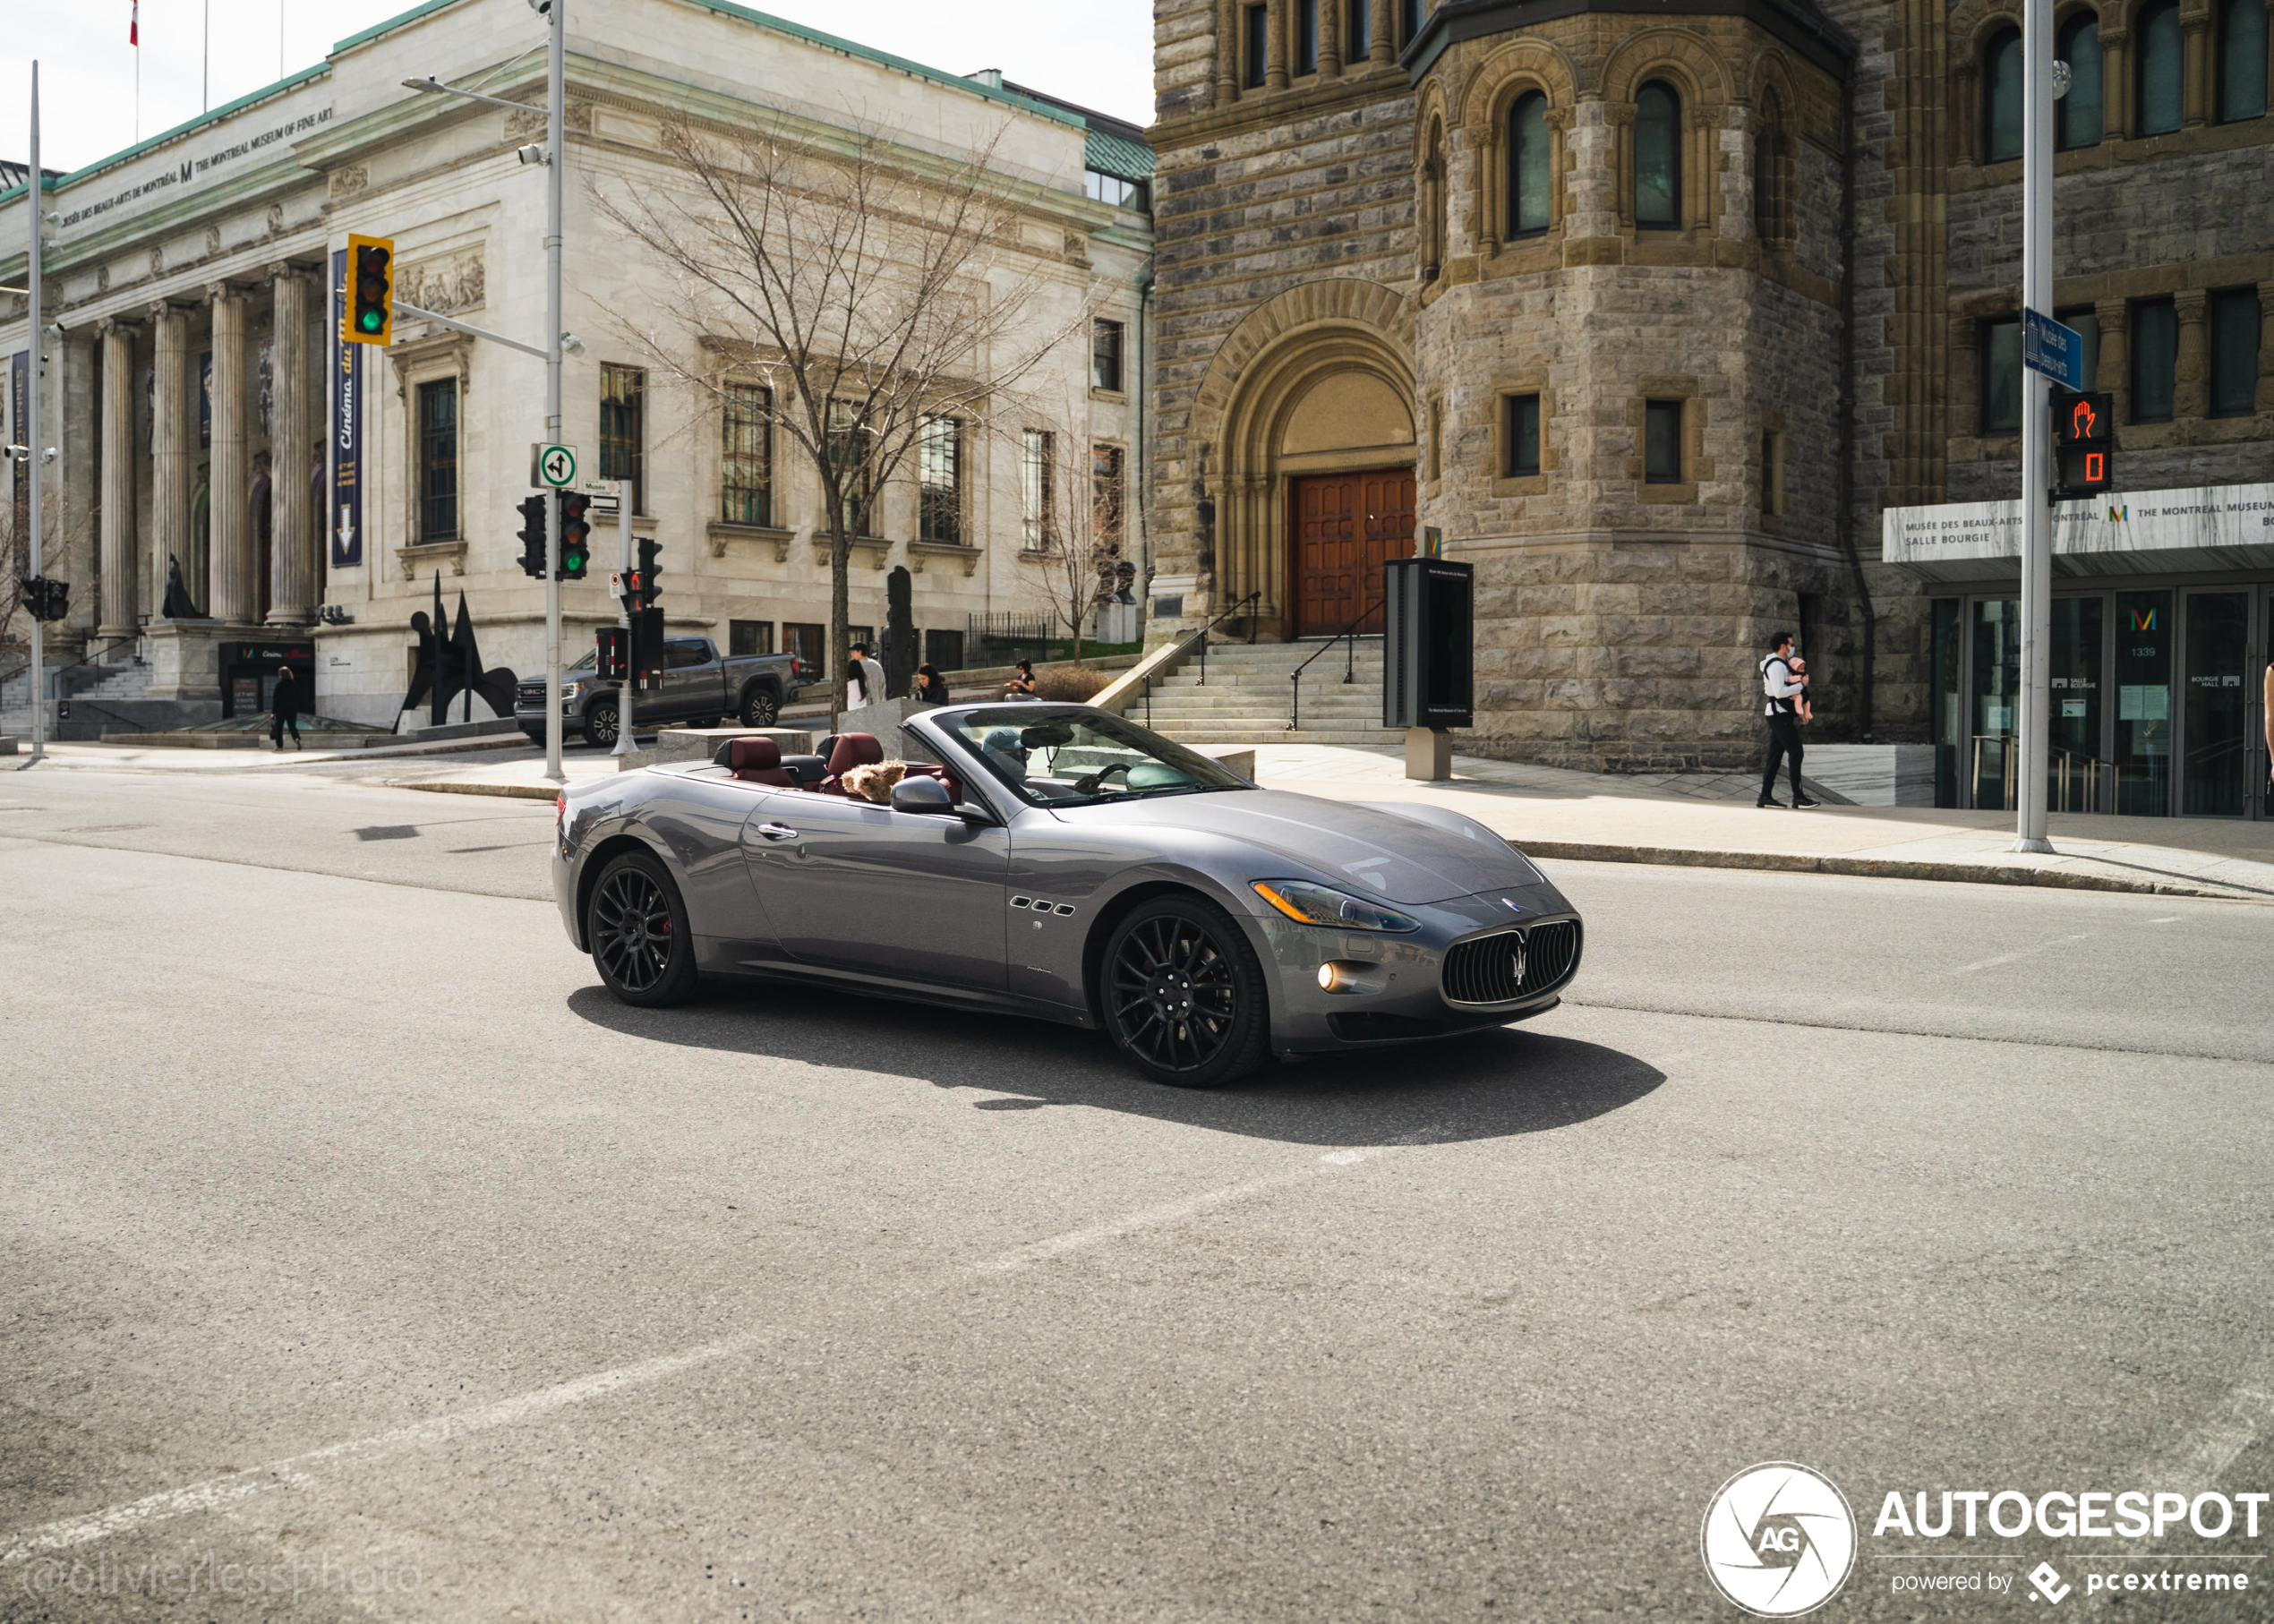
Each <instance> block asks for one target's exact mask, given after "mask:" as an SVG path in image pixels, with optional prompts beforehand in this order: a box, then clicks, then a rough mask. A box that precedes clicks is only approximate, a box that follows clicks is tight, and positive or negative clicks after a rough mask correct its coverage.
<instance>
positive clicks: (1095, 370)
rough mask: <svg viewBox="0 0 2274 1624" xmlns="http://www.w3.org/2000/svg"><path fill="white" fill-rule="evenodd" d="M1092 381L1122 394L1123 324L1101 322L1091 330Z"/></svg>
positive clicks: (1093, 325)
mask: <svg viewBox="0 0 2274 1624" xmlns="http://www.w3.org/2000/svg"><path fill="white" fill-rule="evenodd" d="M1090 382H1091V383H1092V384H1094V385H1096V386H1097V387H1098V388H1099V389H1110V390H1112V391H1113V392H1114V393H1115V394H1116V395H1118V394H1119V393H1121V323H1120V322H1118V321H1095V322H1092V323H1091V324H1090Z"/></svg>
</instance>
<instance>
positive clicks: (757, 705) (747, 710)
mask: <svg viewBox="0 0 2274 1624" xmlns="http://www.w3.org/2000/svg"><path fill="white" fill-rule="evenodd" d="M781 714H782V707H781V706H780V705H776V704H775V703H774V690H773V689H771V688H752V689H751V690H750V691H749V692H748V693H747V694H745V695H743V696H742V725H743V726H744V727H746V728H770V727H772V726H773V725H774V721H775V719H776V718H777V717H779V716H780V715H781Z"/></svg>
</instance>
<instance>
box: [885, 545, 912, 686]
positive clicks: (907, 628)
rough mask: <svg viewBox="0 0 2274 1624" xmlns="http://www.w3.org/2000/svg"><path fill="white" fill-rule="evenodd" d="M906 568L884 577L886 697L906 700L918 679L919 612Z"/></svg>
mask: <svg viewBox="0 0 2274 1624" xmlns="http://www.w3.org/2000/svg"><path fill="white" fill-rule="evenodd" d="M911 585H912V584H911V583H910V580H909V576H908V568H907V566H905V565H902V564H895V565H893V572H892V574H890V575H888V576H886V577H885V697H886V698H887V699H905V698H907V697H908V690H909V687H910V684H911V683H913V682H914V681H915V680H916V664H917V659H918V656H917V653H916V611H915V608H914V605H913V603H912V600H911V593H910V587H911Z"/></svg>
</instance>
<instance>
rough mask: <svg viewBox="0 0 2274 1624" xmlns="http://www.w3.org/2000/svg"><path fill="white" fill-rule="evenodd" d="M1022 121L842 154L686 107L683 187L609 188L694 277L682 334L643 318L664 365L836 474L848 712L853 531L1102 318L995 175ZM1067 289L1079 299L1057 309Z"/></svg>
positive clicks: (833, 701)
mask: <svg viewBox="0 0 2274 1624" xmlns="http://www.w3.org/2000/svg"><path fill="white" fill-rule="evenodd" d="M1007 129H1008V125H1007V124H1005V125H1004V126H1001V127H998V128H997V129H996V131H995V132H994V133H993V135H992V136H991V137H990V138H989V139H988V140H987V141H985V142H984V143H983V144H981V145H980V146H979V148H978V149H977V150H975V151H973V152H971V153H970V155H969V156H968V158H963V159H961V160H956V161H948V160H944V159H941V158H936V157H931V156H926V157H923V158H920V159H919V158H917V157H916V156H915V155H914V154H913V153H912V152H911V151H910V149H908V148H906V147H904V146H902V145H899V144H897V143H895V142H893V141H891V140H889V139H888V138H887V137H886V136H885V134H883V133H880V132H873V131H871V132H860V131H854V132H845V133H843V135H842V141H840V143H839V144H837V145H835V146H833V147H829V148H827V149H823V148H821V147H818V146H816V145H813V144H799V143H797V142H793V141H790V140H787V139H784V138H783V137H782V136H781V135H780V134H778V133H777V132H774V131H773V130H744V131H732V132H717V131H714V130H712V129H709V128H707V127H705V126H702V125H698V124H697V123H695V122H694V121H692V120H689V119H686V118H674V119H671V120H667V121H666V122H665V123H664V124H663V129H662V137H661V146H662V150H663V156H664V158H665V159H666V160H667V162H668V163H669V165H670V167H671V170H672V171H673V175H672V176H671V180H672V182H674V183H676V184H662V185H654V186H636V187H629V188H624V189H621V190H620V191H618V192H612V193H609V192H600V191H598V190H595V192H594V199H595V203H596V206H597V207H598V208H599V209H600V210H601V212H602V213H603V215H605V216H606V217H607V218H609V219H610V220H611V221H613V222H614V223H615V224H616V225H617V226H618V227H620V228H622V229H623V230H624V231H625V232H626V233H628V235H630V236H631V237H632V238H634V239H635V240H636V241H637V242H638V243H640V244H642V245H643V246H645V248H646V250H647V251H648V252H649V253H650V254H651V255H652V256H653V257H654V259H655V260H656V261H658V262H659V263H660V264H661V265H662V266H663V268H664V269H665V270H666V271H668V272H669V273H670V274H671V277H672V278H673V280H674V282H675V283H676V296H675V297H671V298H669V299H659V303H663V304H664V307H665V308H666V309H667V310H668V311H669V312H670V315H671V319H672V320H674V321H676V322H678V323H679V324H680V326H681V327H682V328H683V329H685V330H684V331H682V332H677V333H674V332H665V331H654V330H650V331H643V330H640V329H637V327H634V326H631V325H629V324H626V331H627V332H628V334H629V335H630V337H631V338H633V339H634V340H635V341H637V343H639V344H640V345H641V346H642V347H643V348H645V350H646V351H647V353H648V354H649V355H651V356H652V357H654V361H655V363H656V364H657V366H658V368H659V369H660V370H661V371H662V372H664V374H665V375H666V376H669V377H671V378H674V379H676V380H678V381H680V382H682V383H684V384H686V385H688V387H690V388H691V389H694V390H696V391H697V394H698V397H706V398H707V399H708V400H709V402H710V403H712V404H713V405H714V406H715V407H716V408H717V409H720V410H731V411H732V412H734V413H735V414H736V416H737V421H739V422H740V423H758V424H762V425H763V426H764V427H765V428H767V429H770V430H773V431H775V432H778V434H779V436H780V439H781V440H782V442H786V443H787V444H788V445H789V446H791V447H792V448H794V449H795V450H796V452H797V453H798V454H799V457H801V458H802V459H803V460H804V461H805V462H806V463H808V465H809V466H811V467H812V468H813V470H814V472H815V474H816V477H817V479H818V482H819V483H820V486H821V490H822V492H823V499H824V502H825V508H826V513H827V519H826V524H827V529H828V534H829V540H830V588H829V639H830V644H831V647H832V649H833V651H834V652H833V653H832V654H831V655H830V658H831V660H832V661H833V662H834V666H835V671H836V674H835V677H834V680H832V682H831V685H830V710H831V717H832V725H834V718H835V714H836V713H837V712H838V711H840V710H842V708H843V707H844V702H845V671H844V650H845V645H846V639H847V636H848V633H847V625H848V603H847V599H848V571H849V565H850V561H851V553H852V542H853V539H854V537H855V536H856V535H874V534H876V530H877V528H878V526H876V523H875V520H874V518H873V517H872V516H873V512H874V508H875V504H876V501H877V500H878V499H879V498H880V496H881V494H882V492H883V491H884V490H885V487H886V486H887V485H888V484H890V483H893V481H895V480H896V479H898V478H900V477H901V476H902V469H903V467H904V466H905V465H906V464H907V463H908V461H909V459H910V453H911V452H912V451H914V450H915V449H916V448H917V447H918V446H919V442H920V441H922V440H924V439H925V436H926V434H927V431H928V430H929V432H930V433H931V435H932V436H933V439H934V441H935V443H937V442H938V441H939V440H940V439H941V438H942V437H943V436H945V435H952V436H956V437H958V438H957V443H959V444H961V443H968V440H967V439H965V438H963V437H966V436H974V435H975V433H976V432H977V431H979V430H980V429H981V428H982V427H983V426H984V424H985V423H986V422H987V420H988V418H989V415H990V414H991V413H993V412H995V411H996V410H998V409H1000V408H1001V407H1002V406H1004V403H1005V402H1006V401H1007V400H1009V399H1011V398H1013V397H1015V396H1016V394H1017V392H1018V390H1019V389H1020V386H1021V385H1022V382H1023V381H1024V380H1026V379H1027V378H1028V377H1029V376H1030V374H1032V373H1033V372H1035V371H1036V370H1037V369H1038V368H1039V367H1040V366H1041V365H1042V363H1044V361H1045V360H1046V359H1047V357H1048V356H1049V355H1050V354H1051V352H1052V351H1053V350H1055V349H1056V348H1057V347H1058V346H1060V345H1061V344H1064V342H1066V341H1067V340H1068V339H1069V338H1072V337H1073V336H1074V335H1075V334H1076V333H1079V332H1086V331H1087V329H1088V325H1089V321H1090V306H1091V303H1092V302H1093V295H1092V293H1091V290H1090V286H1089V284H1088V282H1087V281H1086V279H1085V280H1079V281H1077V282H1075V283H1073V284H1072V285H1070V284H1069V279H1068V278H1067V274H1066V269H1065V266H1064V260H1063V257H1062V256H1061V255H1059V254H1057V253H1056V252H1048V251H1041V252H1038V251H1037V250H1036V249H1034V248H1032V247H1030V246H1028V245H1026V244H1025V243H1024V241H1023V238H1022V229H1021V212H1022V211H1021V209H1020V207H1019V199H1018V185H1017V184H1016V183H1013V182H1012V181H1010V180H1007V179H1006V178H1005V177H1004V176H1003V175H998V174H996V173H995V168H996V157H997V150H998V149H999V148H1000V146H1001V144H1002V142H1003V139H1004V133H1005V131H1006V130H1007ZM1054 288H1056V289H1059V290H1062V291H1064V292H1065V293H1067V294H1069V295H1071V297H1070V298H1069V299H1068V301H1067V303H1065V305H1064V307H1063V308H1061V309H1059V310H1057V311H1056V312H1051V311H1049V310H1047V309H1046V308H1045V307H1046V305H1047V302H1048V298H1047V296H1048V295H1049V294H1050V293H1051V291H1052V290H1053V289H1054ZM690 337H691V338H693V339H694V342H693V343H691V344H690V343H689V342H688V339H689V338H690ZM777 522H778V521H777Z"/></svg>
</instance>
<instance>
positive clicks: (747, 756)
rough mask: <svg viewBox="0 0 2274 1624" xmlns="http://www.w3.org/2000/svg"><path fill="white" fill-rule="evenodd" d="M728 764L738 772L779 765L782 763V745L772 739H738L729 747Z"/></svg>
mask: <svg viewBox="0 0 2274 1624" xmlns="http://www.w3.org/2000/svg"><path fill="white" fill-rule="evenodd" d="M726 765H728V767H730V768H731V769H732V770H733V771H734V772H737V773H740V772H743V771H745V770H747V769H751V768H756V769H760V770H763V769H765V768H767V767H778V766H780V765H782V747H781V746H780V745H779V744H776V743H775V742H774V740H773V739H735V740H733V741H732V742H731V744H730V745H729V746H728V748H727V754H726Z"/></svg>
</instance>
